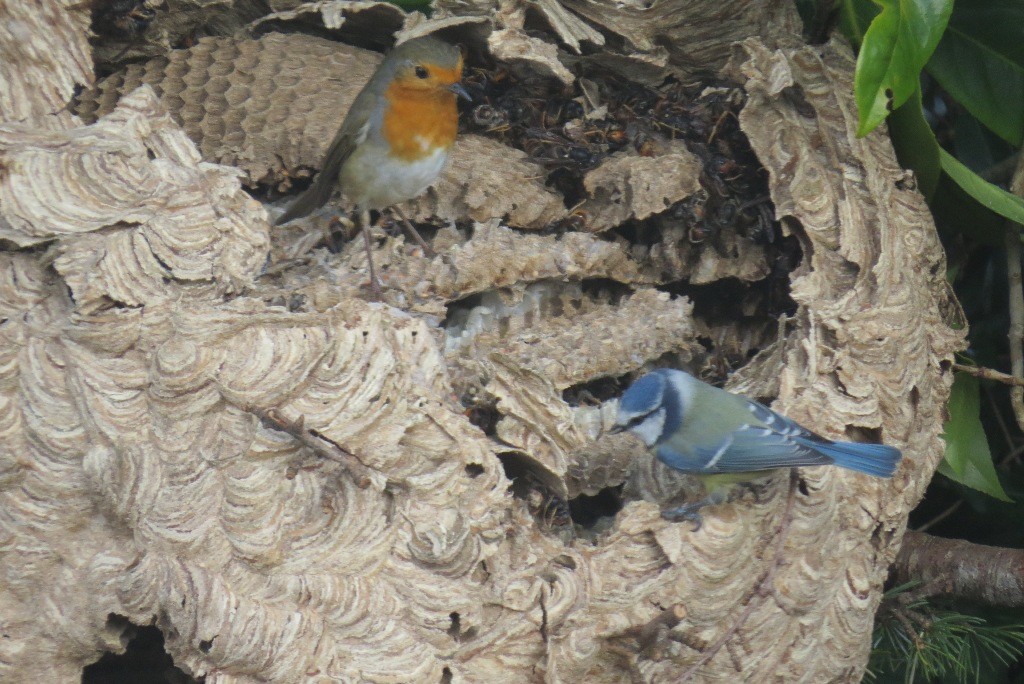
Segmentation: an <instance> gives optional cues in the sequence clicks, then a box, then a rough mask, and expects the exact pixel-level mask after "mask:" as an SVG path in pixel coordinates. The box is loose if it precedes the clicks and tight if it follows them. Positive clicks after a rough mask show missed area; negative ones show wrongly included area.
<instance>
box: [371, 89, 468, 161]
mask: <svg viewBox="0 0 1024 684" xmlns="http://www.w3.org/2000/svg"><path fill="white" fill-rule="evenodd" d="M384 96H385V97H386V98H387V102H388V106H387V108H386V110H385V112H384V121H383V124H382V126H381V133H382V135H383V137H384V140H386V141H387V143H388V145H389V147H390V154H391V156H392V157H396V158H398V159H402V160H405V161H416V160H418V159H422V158H424V157H428V156H430V155H431V154H433V153H434V152H435V151H436V150H438V149H443V150H447V149H448V148H450V147H451V146H452V144H453V143H454V142H455V135H456V134H457V133H458V129H459V114H458V110H457V108H456V105H455V94H454V93H452V92H449V91H448V90H429V91H425V90H422V89H416V88H409V87H406V86H403V85H402V83H401V82H400V81H396V82H394V83H392V84H391V86H390V87H388V89H387V91H386V92H385V94H384Z"/></svg>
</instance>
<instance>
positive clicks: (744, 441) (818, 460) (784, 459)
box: [657, 400, 835, 474]
mask: <svg viewBox="0 0 1024 684" xmlns="http://www.w3.org/2000/svg"><path fill="white" fill-rule="evenodd" d="M745 404H746V408H747V410H749V412H750V422H749V423H744V424H742V425H740V426H739V427H736V428H734V429H733V430H730V431H728V432H726V433H725V434H718V435H709V434H708V431H707V430H702V428H701V426H700V425H690V426H687V429H684V430H683V431H681V432H680V433H678V434H676V435H675V436H673V437H672V438H671V439H669V440H667V441H665V442H664V443H662V444H660V445H659V446H658V448H657V456H658V458H659V459H660V460H661V461H662V462H663V463H665V464H666V465H668V466H670V467H672V468H675V469H677V470H682V471H685V472H692V473H698V474H716V473H742V472H751V471H758V470H772V469H775V468H793V467H798V466H815V465H831V464H832V463H834V462H835V461H834V459H833V458H831V457H830V456H828V455H827V454H824V453H822V452H820V451H818V450H817V449H816V448H815V446H816V443H817V442H819V441H820V442H821V443H823V444H828V443H829V442H828V441H827V440H824V439H822V438H821V437H819V436H818V435H815V434H814V433H813V432H811V431H810V430H807V429H806V428H803V427H801V426H800V425H799V424H797V423H795V422H793V421H792V420H790V419H788V418H786V417H785V416H781V415H779V414H778V413H775V412H774V411H772V410H771V409H769V408H768V407H766V406H763V405H761V404H758V403H756V402H753V401H749V400H748V401H745Z"/></svg>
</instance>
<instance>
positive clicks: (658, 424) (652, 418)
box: [629, 408, 665, 447]
mask: <svg viewBox="0 0 1024 684" xmlns="http://www.w3.org/2000/svg"><path fill="white" fill-rule="evenodd" d="M664 428H665V409H663V408H660V409H658V410H657V411H655V412H654V413H652V414H650V415H649V416H647V418H646V419H645V420H644V421H643V422H642V423H640V424H639V425H637V426H636V427H632V428H630V429H629V431H630V432H632V433H633V434H634V435H636V436H637V437H639V438H640V439H642V440H643V442H644V444H646V445H647V446H649V447H650V446H654V444H655V442H657V441H658V440H659V439H660V438H661V431H662V430H663V429H664Z"/></svg>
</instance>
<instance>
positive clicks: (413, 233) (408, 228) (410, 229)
mask: <svg viewBox="0 0 1024 684" xmlns="http://www.w3.org/2000/svg"><path fill="white" fill-rule="evenodd" d="M391 210H392V211H394V212H395V213H396V214H398V218H400V219H402V225H404V226H405V232H407V233H408V234H409V237H411V238H412V239H413V240H415V241H416V244H418V245H419V246H420V247H422V248H423V253H424V254H426V255H427V256H434V250H432V249H431V248H430V245H428V244H427V243H426V242H425V241H424V240H423V236H421V235H420V232H419V231H418V230H416V228H415V227H414V226H413V225H412V223H410V222H409V219H407V218H405V214H403V213H402V210H401V209H400V208H399V207H398V205H397V204H396V205H395V206H393V207H391Z"/></svg>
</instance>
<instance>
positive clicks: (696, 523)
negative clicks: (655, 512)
mask: <svg viewBox="0 0 1024 684" xmlns="http://www.w3.org/2000/svg"><path fill="white" fill-rule="evenodd" d="M727 495H728V492H727V491H726V490H724V489H717V490H714V491H712V492H711V493H709V494H708V495H707V496H705V497H704V498H703V499H701V500H699V501H693V502H691V503H688V504H683V505H682V506H679V507H677V508H670V509H668V510H665V511H662V512H661V517H662V518H664V519H665V520H668V521H669V522H682V521H684V520H689V521H690V522H692V523H693V531H694V532H696V531H697V530H699V529H700V528H701V525H702V524H703V523H704V520H703V518H702V517H701V515H700V509H702V508H704V507H705V506H717V505H718V504H720V503H722V502H724V501H725V499H726V496H727Z"/></svg>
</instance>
